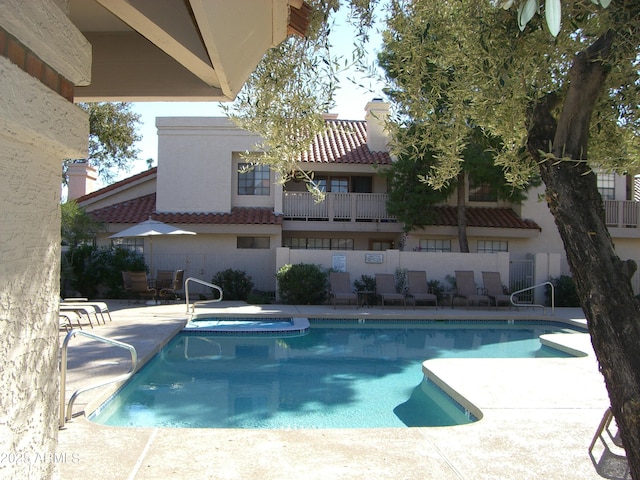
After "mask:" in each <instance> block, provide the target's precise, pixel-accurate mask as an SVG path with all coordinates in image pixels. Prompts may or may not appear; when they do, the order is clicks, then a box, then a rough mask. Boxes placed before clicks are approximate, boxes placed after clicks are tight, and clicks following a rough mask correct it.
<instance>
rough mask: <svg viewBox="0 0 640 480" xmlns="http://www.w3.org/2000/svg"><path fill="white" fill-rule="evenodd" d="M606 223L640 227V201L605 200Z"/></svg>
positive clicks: (623, 226) (613, 225)
mask: <svg viewBox="0 0 640 480" xmlns="http://www.w3.org/2000/svg"><path fill="white" fill-rule="evenodd" d="M604 212H605V219H606V223H607V225H608V226H610V227H622V228H638V226H639V224H640V221H639V215H640V202H634V201H631V200H624V201H623V200H605V202H604Z"/></svg>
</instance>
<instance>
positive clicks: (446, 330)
mask: <svg viewBox="0 0 640 480" xmlns="http://www.w3.org/2000/svg"><path fill="white" fill-rule="evenodd" d="M310 325H311V328H310V330H309V331H308V334H307V335H304V336H295V337H290V336H289V337H287V336H285V337H277V336H273V335H255V336H252V335H247V334H246V333H243V334H239V335H231V334H229V333H225V334H223V335H215V334H201V333H200V334H190V333H188V332H186V333H181V334H179V335H177V336H176V337H175V338H174V339H172V340H171V342H169V344H168V345H167V346H166V347H165V348H164V349H162V350H161V351H160V352H159V353H158V354H157V355H156V356H155V357H154V358H153V359H152V360H151V361H150V362H149V363H148V364H147V365H146V366H145V367H144V368H143V369H141V370H140V371H139V372H138V373H137V374H136V375H135V376H134V377H133V378H132V379H131V381H130V382H129V383H128V384H127V385H125V386H124V387H123V388H122V389H121V390H120V391H119V392H117V394H116V395H114V396H113V397H112V398H111V399H110V400H109V401H108V402H107V403H105V404H104V405H103V406H102V407H101V408H99V409H98V410H97V411H96V412H95V413H94V414H93V415H92V416H91V417H90V418H91V420H93V421H95V422H97V423H101V424H105V425H112V426H143V427H196V428H266V429H295V428H307V429H308V428H379V427H415V426H446V425H459V424H465V423H470V422H473V421H475V420H476V418H475V417H473V415H471V414H470V413H469V412H467V411H465V409H464V408H462V407H461V406H460V405H459V404H457V403H456V402H454V401H453V400H452V399H451V398H450V397H448V396H447V395H446V394H445V393H444V392H442V391H441V390H440V389H438V388H437V387H436V386H435V385H433V384H432V383H431V382H425V381H424V378H423V373H422V362H423V361H424V360H427V359H431V358H443V357H446V358H451V357H464V358H487V357H490V358H496V357H497V358H515V357H519V358H522V357H528V358H533V357H549V356H556V357H558V356H568V355H567V354H565V353H563V352H560V351H557V350H554V349H551V348H548V347H546V346H543V345H541V343H540V340H539V336H540V335H542V334H546V333H556V332H567V333H569V332H572V331H575V330H571V329H570V328H568V327H566V326H563V325H561V324H549V323H542V322H522V321H518V322H498V321H491V322H487V321H483V322H480V323H478V322H470V321H469V322H459V321H433V320H432V321H412V322H398V321H394V322H388V321H377V320H369V319H367V320H366V322H365V323H359V321H358V320H340V321H337V320H330V321H327V320H319V319H311V322H310Z"/></svg>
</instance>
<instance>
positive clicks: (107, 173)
mask: <svg viewBox="0 0 640 480" xmlns="http://www.w3.org/2000/svg"><path fill="white" fill-rule="evenodd" d="M79 106H80V108H82V109H83V110H84V111H86V112H87V113H88V114H89V157H88V158H87V159H82V160H81V161H88V162H89V163H90V164H91V165H92V166H94V167H96V168H97V169H98V176H99V177H100V178H101V179H102V180H103V181H104V182H105V183H110V182H111V181H113V179H114V178H115V175H116V173H117V172H119V171H125V172H128V171H129V170H130V165H131V162H132V161H133V160H135V159H136V158H137V156H138V153H139V150H138V149H137V148H135V145H136V142H138V141H140V140H141V138H142V137H141V136H140V135H139V134H138V132H137V128H138V123H139V121H140V115H138V114H137V113H134V112H132V111H131V104H130V103H126V102H119V103H110V102H104V103H80V104H79ZM74 161H78V160H66V161H65V162H64V163H63V182H64V183H65V184H66V183H67V176H66V171H67V167H68V165H69V163H72V162H74Z"/></svg>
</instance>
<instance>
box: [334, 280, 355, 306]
mask: <svg viewBox="0 0 640 480" xmlns="http://www.w3.org/2000/svg"><path fill="white" fill-rule="evenodd" d="M329 298H331V301H332V303H333V308H336V302H338V301H340V300H346V301H347V305H349V304H351V300H353V303H355V305H356V308H358V294H357V293H355V292H354V291H353V287H351V277H350V275H349V273H346V272H331V273H329Z"/></svg>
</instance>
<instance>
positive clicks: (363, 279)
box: [353, 275, 376, 305]
mask: <svg viewBox="0 0 640 480" xmlns="http://www.w3.org/2000/svg"><path fill="white" fill-rule="evenodd" d="M353 286H354V287H355V289H356V290H358V291H359V292H372V293H369V294H367V299H366V300H367V303H368V304H369V305H375V304H376V277H372V276H371V275H361V276H360V279H356V280H354V281H353Z"/></svg>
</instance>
